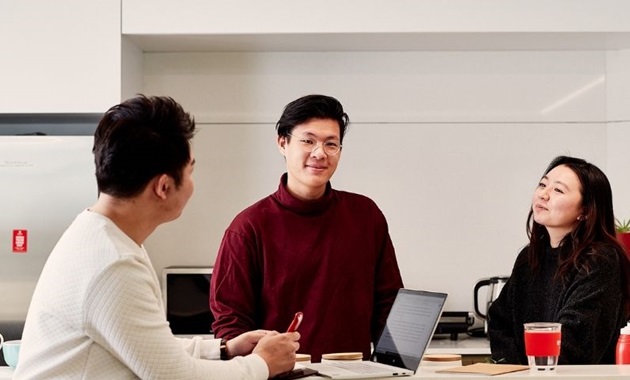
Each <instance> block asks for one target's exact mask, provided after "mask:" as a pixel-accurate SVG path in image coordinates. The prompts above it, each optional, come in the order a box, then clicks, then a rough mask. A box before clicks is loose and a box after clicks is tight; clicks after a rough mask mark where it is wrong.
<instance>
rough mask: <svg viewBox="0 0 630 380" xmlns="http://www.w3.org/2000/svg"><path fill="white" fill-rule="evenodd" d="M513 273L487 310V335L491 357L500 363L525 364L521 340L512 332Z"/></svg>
mask: <svg viewBox="0 0 630 380" xmlns="http://www.w3.org/2000/svg"><path fill="white" fill-rule="evenodd" d="M515 275H516V274H515V273H514V271H513V272H512V275H511V276H510V279H509V280H508V281H507V283H506V284H505V286H504V287H503V289H502V290H501V294H500V295H499V297H498V298H497V299H496V300H494V301H493V302H492V305H490V309H489V310H488V336H489V338H490V351H491V353H492V359H493V360H495V361H497V362H501V363H510V364H526V363H524V362H523V358H524V357H525V353H524V352H522V351H521V350H520V347H522V340H521V339H517V337H516V336H515V333H514V330H515V329H514V316H513V315H512V314H513V309H512V305H511V302H510V300H511V299H512V297H513V295H514V282H515V279H514V277H515Z"/></svg>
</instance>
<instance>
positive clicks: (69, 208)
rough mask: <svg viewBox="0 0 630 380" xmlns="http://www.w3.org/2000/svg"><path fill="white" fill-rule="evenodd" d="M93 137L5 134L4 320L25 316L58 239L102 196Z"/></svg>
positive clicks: (0, 195) (1, 166) (1, 185)
mask: <svg viewBox="0 0 630 380" xmlns="http://www.w3.org/2000/svg"><path fill="white" fill-rule="evenodd" d="M92 143H93V137H92V136H0V294H2V301H1V302H0V320H23V319H24V318H25V317H26V313H27V311H28V306H29V303H30V299H31V296H32V293H33V290H34V288H35V285H36V283H37V279H38V277H39V274H40V273H41V270H42V268H43V266H44V263H45V262H46V259H47V258H48V255H49V254H50V252H51V250H52V249H53V247H54V245H55V244H56V242H57V240H58V239H59V237H60V236H61V234H62V233H63V231H65V229H66V228H67V227H68V225H69V224H70V223H71V222H72V221H73V220H74V218H75V216H76V215H77V214H78V213H80V212H81V211H82V210H83V209H85V208H87V207H89V206H91V205H92V204H93V203H94V202H95V201H96V199H97V196H98V194H97V187H96V179H95V176H94V171H95V170H94V158H93V155H92V145H93V144H92Z"/></svg>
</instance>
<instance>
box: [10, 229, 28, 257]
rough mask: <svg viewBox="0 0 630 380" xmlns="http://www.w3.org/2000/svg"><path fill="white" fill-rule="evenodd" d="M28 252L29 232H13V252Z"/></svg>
mask: <svg viewBox="0 0 630 380" xmlns="http://www.w3.org/2000/svg"><path fill="white" fill-rule="evenodd" d="M27 250H28V231H27V230H13V252H14V253H26V251H27Z"/></svg>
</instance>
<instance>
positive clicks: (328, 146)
mask: <svg viewBox="0 0 630 380" xmlns="http://www.w3.org/2000/svg"><path fill="white" fill-rule="evenodd" d="M287 135H289V136H291V137H295V138H296V139H298V142H299V143H300V146H302V149H303V150H304V151H305V152H307V153H313V152H314V151H315V150H316V149H317V148H319V146H320V145H321V147H322V150H323V151H324V153H326V154H327V155H329V156H334V155H335V154H337V153H339V152H340V151H341V143H340V142H339V141H337V140H326V141H324V142H320V141H317V140H315V139H313V138H309V137H303V138H299V137H297V136H294V135H292V134H290V133H287Z"/></svg>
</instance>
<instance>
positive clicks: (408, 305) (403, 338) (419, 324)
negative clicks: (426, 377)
mask: <svg viewBox="0 0 630 380" xmlns="http://www.w3.org/2000/svg"><path fill="white" fill-rule="evenodd" d="M446 297H447V295H446V294H445V293H435V292H428V291H422V290H410V289H400V290H399V291H398V295H397V296H396V300H395V301H394V304H393V305H392V309H391V311H390V312H389V315H388V317H387V323H386V324H385V328H384V329H383V332H382V334H381V336H380V338H379V340H378V342H377V343H376V346H375V348H374V353H373V354H372V361H376V362H379V363H383V364H389V365H394V366H396V367H400V368H407V369H410V370H413V371H415V370H416V369H417V368H418V365H419V364H420V360H422V356H423V355H424V351H425V350H426V348H427V346H428V345H429V342H430V341H431V337H432V336H433V332H434V331H435V328H436V326H437V323H438V321H439V319H440V315H441V314H442V309H443V308H444V302H445V301H446Z"/></svg>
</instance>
